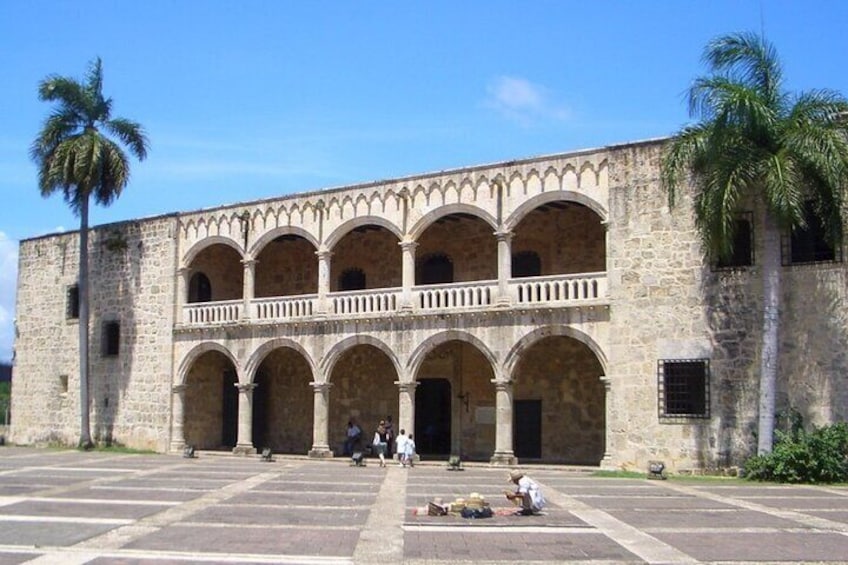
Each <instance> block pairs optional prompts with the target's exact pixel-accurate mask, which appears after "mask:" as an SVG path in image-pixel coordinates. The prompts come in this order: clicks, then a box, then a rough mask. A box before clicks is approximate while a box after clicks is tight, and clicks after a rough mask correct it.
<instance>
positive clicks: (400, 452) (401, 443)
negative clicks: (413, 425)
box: [395, 430, 406, 467]
mask: <svg viewBox="0 0 848 565" xmlns="http://www.w3.org/2000/svg"><path fill="white" fill-rule="evenodd" d="M395 445H396V447H395V453H397V456H398V466H399V467H406V430H401V431H400V433H399V434H398V437H397V440H396V443H395Z"/></svg>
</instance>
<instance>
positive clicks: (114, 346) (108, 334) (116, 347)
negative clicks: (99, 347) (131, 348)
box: [103, 321, 121, 357]
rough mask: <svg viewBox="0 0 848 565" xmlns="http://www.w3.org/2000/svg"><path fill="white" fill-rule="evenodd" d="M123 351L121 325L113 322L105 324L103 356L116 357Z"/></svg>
mask: <svg viewBox="0 0 848 565" xmlns="http://www.w3.org/2000/svg"><path fill="white" fill-rule="evenodd" d="M120 349H121V323H120V322H116V321H112V322H106V323H104V324H103V356H104V357H114V356H115V355H118V353H120Z"/></svg>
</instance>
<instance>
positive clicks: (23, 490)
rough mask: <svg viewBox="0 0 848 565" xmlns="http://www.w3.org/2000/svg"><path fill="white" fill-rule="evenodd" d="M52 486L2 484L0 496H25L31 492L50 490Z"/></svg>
mask: <svg viewBox="0 0 848 565" xmlns="http://www.w3.org/2000/svg"><path fill="white" fill-rule="evenodd" d="M52 486H53V485H51V484H48V483H44V484H34V485H16V484H2V485H0V496H20V495H27V494H30V493H33V492H38V491H40V490H44V489H47V488H51V487H52Z"/></svg>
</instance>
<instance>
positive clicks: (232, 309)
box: [183, 300, 243, 326]
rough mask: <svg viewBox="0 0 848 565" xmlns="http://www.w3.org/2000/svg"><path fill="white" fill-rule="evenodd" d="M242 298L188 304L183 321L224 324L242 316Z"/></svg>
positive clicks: (197, 323)
mask: <svg viewBox="0 0 848 565" xmlns="http://www.w3.org/2000/svg"><path fill="white" fill-rule="evenodd" d="M242 304H243V303H242V301H241V300H222V301H220V302H200V303H193V304H186V305H185V307H184V310H183V321H184V322H185V323H186V324H191V325H195V326H196V325H206V324H222V323H227V322H235V321H237V320H238V319H239V318H241V309H242Z"/></svg>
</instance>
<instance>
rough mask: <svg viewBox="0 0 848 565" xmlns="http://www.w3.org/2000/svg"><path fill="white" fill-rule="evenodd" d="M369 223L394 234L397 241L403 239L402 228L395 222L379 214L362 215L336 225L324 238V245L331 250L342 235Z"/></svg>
mask: <svg viewBox="0 0 848 565" xmlns="http://www.w3.org/2000/svg"><path fill="white" fill-rule="evenodd" d="M369 225H372V226H380V227H381V228H385V229H387V230H388V231H389V232H391V233H392V234H394V236H395V237H397V239H398V241H399V242H400V241H401V240H403V230H402V229H401V228H400V227H399V226H398V225H397V224H395V223H393V222H390V221H389V220H387V219H386V218H381V217H379V216H362V217H359V218H353V219H352V220H348V221H346V222H345V223H343V224H341V225H340V226H338V227H337V228H336V229H334V230H333V231H332V233H330V234H329V235H328V236H327V237H326V238H325V240H324V247H326V248H327V249H329V250H330V251H332V250H333V248H334V247H335V246H336V245H337V244H338V243H339V241H340V240H341V239H342V238H344V236H346V235H348V234H349V233H351V232H353V230H355V229H356V228H361V227H365V226H369Z"/></svg>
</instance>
